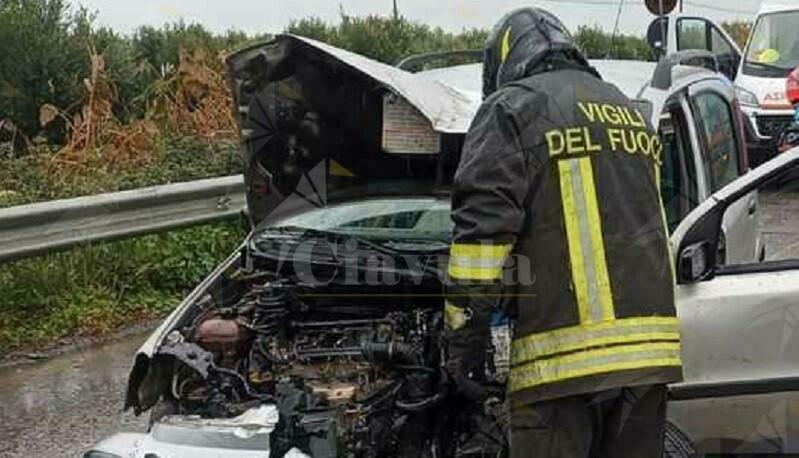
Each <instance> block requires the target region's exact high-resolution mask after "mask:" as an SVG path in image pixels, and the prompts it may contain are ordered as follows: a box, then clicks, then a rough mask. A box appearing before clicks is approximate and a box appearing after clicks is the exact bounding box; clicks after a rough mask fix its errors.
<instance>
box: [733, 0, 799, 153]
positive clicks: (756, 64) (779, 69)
mask: <svg viewBox="0 0 799 458" xmlns="http://www.w3.org/2000/svg"><path fill="white" fill-rule="evenodd" d="M798 66H799V2H797V1H795V0H781V1H780V2H768V1H767V2H764V4H763V6H762V7H761V9H760V12H759V13H758V15H757V17H756V18H755V21H754V26H753V27H752V33H751V35H750V37H749V41H748V43H747V45H746V48H745V49H744V52H743V59H742V63H741V65H740V67H739V69H738V75H737V77H736V78H735V89H736V93H737V96H738V99H739V101H740V104H741V108H742V110H743V112H744V113H745V114H746V116H747V118H748V119H749V123H748V124H749V132H748V134H749V135H748V137H749V143H750V145H749V146H750V157H751V159H753V160H754V162H755V164H752V165H756V163H757V162H762V161H763V160H765V159H768V158H769V157H770V156H773V155H774V154H775V153H776V151H777V149H776V147H775V146H776V142H777V140H778V139H779V137H780V135H781V134H782V132H783V131H784V130H785V129H787V128H788V127H790V125H791V123H792V122H793V120H794V110H793V107H792V105H791V102H790V100H789V99H788V94H787V90H786V87H787V80H788V77H789V75H790V74H791V72H792V71H793V70H794V69H796V68H797V67H798Z"/></svg>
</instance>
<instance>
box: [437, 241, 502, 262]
mask: <svg viewBox="0 0 799 458" xmlns="http://www.w3.org/2000/svg"><path fill="white" fill-rule="evenodd" d="M511 248H512V246H511V245H504V244H501V245H491V244H476V243H453V244H452V247H450V256H463V257H470V258H495V259H496V258H499V259H502V258H505V257H506V256H508V254H509V253H510V250H511Z"/></svg>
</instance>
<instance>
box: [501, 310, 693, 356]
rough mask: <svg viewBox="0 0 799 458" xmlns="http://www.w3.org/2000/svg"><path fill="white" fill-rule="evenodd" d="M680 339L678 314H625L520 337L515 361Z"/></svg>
mask: <svg viewBox="0 0 799 458" xmlns="http://www.w3.org/2000/svg"><path fill="white" fill-rule="evenodd" d="M679 339H680V331H679V321H678V320H677V318H674V317H640V318H623V319H619V320H614V321H607V322H602V323H593V324H586V325H579V326H573V327H569V328H561V329H556V330H554V331H550V332H545V333H540V334H533V335H529V336H525V337H521V338H519V339H516V340H514V341H513V343H512V348H511V364H512V365H519V364H522V363H526V362H528V361H532V360H536V359H540V358H543V357H546V356H551V355H556V354H560V353H568V352H573V351H575V350H581V349H589V348H592V347H599V346H603V345H605V346H607V345H616V344H625V343H635V342H645V341H660V340H673V341H678V340H679Z"/></svg>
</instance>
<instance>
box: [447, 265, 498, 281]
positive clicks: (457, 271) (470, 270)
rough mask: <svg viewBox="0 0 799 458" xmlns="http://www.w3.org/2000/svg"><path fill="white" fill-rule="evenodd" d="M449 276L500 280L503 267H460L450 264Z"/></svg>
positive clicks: (465, 278) (462, 278)
mask: <svg viewBox="0 0 799 458" xmlns="http://www.w3.org/2000/svg"><path fill="white" fill-rule="evenodd" d="M449 276H450V277H452V278H455V279H461V280H499V279H500V278H502V268H501V267H458V266H453V265H450V266H449Z"/></svg>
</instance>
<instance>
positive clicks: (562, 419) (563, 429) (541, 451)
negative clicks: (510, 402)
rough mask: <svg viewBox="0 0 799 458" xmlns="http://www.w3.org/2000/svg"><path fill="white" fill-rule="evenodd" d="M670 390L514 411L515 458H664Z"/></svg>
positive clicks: (626, 391) (619, 392) (595, 396)
mask: <svg viewBox="0 0 799 458" xmlns="http://www.w3.org/2000/svg"><path fill="white" fill-rule="evenodd" d="M665 421H666V386H665V385H649V386H640V387H635V388H623V389H616V390H610V391H603V392H599V393H591V394H586V395H580V396H572V397H567V398H561V399H554V400H551V401H544V402H540V403H537V404H532V405H529V406H525V407H514V408H512V409H511V436H512V437H511V455H510V456H511V458H532V457H535V458H550V457H552V458H555V457H559V458H588V457H603V458H604V457H608V458H618V457H622V458H626V457H631V458H632V457H635V458H648V457H652V458H661V457H662V456H663V436H664V425H665Z"/></svg>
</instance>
